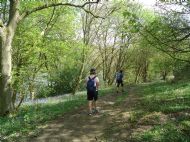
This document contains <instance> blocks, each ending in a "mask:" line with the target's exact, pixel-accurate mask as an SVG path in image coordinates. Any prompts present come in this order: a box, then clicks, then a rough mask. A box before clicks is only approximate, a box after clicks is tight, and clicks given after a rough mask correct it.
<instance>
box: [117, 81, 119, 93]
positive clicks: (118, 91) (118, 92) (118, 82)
mask: <svg viewBox="0 0 190 142" xmlns="http://www.w3.org/2000/svg"><path fill="white" fill-rule="evenodd" d="M119 84H120V83H119V81H117V93H119Z"/></svg>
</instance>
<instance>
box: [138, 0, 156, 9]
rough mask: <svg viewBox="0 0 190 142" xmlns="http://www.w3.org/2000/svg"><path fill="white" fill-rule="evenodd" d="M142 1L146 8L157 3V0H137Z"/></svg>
mask: <svg viewBox="0 0 190 142" xmlns="http://www.w3.org/2000/svg"><path fill="white" fill-rule="evenodd" d="M135 1H137V2H139V3H141V4H142V5H143V6H144V7H146V8H153V6H154V4H156V0H135Z"/></svg>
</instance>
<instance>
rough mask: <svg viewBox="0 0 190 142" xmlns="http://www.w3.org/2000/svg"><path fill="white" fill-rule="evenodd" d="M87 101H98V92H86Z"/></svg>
mask: <svg viewBox="0 0 190 142" xmlns="http://www.w3.org/2000/svg"><path fill="white" fill-rule="evenodd" d="M87 100H88V101H93V100H94V101H97V100H98V91H92V92H90V91H87Z"/></svg>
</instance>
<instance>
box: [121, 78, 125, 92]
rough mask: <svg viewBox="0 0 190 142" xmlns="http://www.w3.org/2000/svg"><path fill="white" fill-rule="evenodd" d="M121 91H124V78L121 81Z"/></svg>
mask: <svg viewBox="0 0 190 142" xmlns="http://www.w3.org/2000/svg"><path fill="white" fill-rule="evenodd" d="M121 91H122V92H124V89H123V80H122V81H121Z"/></svg>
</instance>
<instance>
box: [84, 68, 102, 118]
mask: <svg viewBox="0 0 190 142" xmlns="http://www.w3.org/2000/svg"><path fill="white" fill-rule="evenodd" d="M86 89H87V100H88V109H89V113H88V114H89V115H92V114H93V113H97V112H98V111H97V100H98V89H99V78H98V77H97V76H96V69H94V68H92V69H90V75H89V76H88V77H87V78H86Z"/></svg>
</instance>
